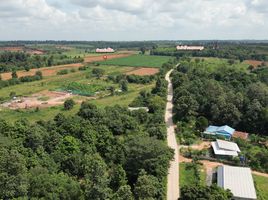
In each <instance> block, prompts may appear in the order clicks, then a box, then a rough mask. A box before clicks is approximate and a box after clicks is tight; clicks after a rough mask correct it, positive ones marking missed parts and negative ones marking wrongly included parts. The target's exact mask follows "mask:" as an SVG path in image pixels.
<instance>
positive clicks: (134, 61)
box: [99, 55, 172, 67]
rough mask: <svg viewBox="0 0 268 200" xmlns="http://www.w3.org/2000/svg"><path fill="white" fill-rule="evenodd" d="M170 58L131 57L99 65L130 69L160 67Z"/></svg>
mask: <svg viewBox="0 0 268 200" xmlns="http://www.w3.org/2000/svg"><path fill="white" fill-rule="evenodd" d="M171 58H172V57H169V56H148V55H133V56H129V57H123V58H116V59H111V60H107V61H101V62H99V63H100V64H105V65H119V66H131V67H161V66H162V65H163V64H164V63H166V62H167V61H169V60H170V59H171Z"/></svg>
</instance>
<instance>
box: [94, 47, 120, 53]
mask: <svg viewBox="0 0 268 200" xmlns="http://www.w3.org/2000/svg"><path fill="white" fill-rule="evenodd" d="M114 52H115V50H114V49H112V48H110V47H108V48H104V49H99V48H97V49H96V53H114Z"/></svg>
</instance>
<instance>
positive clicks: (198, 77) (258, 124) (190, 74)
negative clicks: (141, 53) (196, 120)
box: [173, 59, 268, 135]
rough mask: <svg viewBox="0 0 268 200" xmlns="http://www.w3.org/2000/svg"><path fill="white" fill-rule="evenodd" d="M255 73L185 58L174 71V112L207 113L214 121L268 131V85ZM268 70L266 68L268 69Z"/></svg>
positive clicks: (181, 115)
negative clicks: (208, 65)
mask: <svg viewBox="0 0 268 200" xmlns="http://www.w3.org/2000/svg"><path fill="white" fill-rule="evenodd" d="M265 71H266V70H257V72H256V73H257V75H256V73H255V72H254V71H253V72H249V71H247V70H241V69H236V68H234V67H232V66H220V67H217V68H215V69H212V70H211V69H210V68H208V67H207V66H206V65H204V63H203V62H202V61H200V60H199V59H197V60H195V61H190V60H187V59H184V60H182V61H181V65H180V66H179V67H178V68H177V69H176V70H175V71H174V73H173V84H174V103H175V112H176V116H177V118H178V119H179V120H189V119H190V118H192V117H200V116H202V117H205V118H206V119H207V120H208V121H209V122H210V123H211V124H214V125H223V124H228V125H229V126H232V127H234V128H236V129H237V130H241V131H246V132H249V133H255V134H263V135H268V132H267V131H268V85H267V82H266V79H265V78H264V79H263V78H261V77H263V76H262V72H265ZM266 73H267V72H266Z"/></svg>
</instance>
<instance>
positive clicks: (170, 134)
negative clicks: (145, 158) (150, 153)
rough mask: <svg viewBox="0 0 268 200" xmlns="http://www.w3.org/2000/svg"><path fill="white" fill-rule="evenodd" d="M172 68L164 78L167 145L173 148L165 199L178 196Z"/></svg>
mask: <svg viewBox="0 0 268 200" xmlns="http://www.w3.org/2000/svg"><path fill="white" fill-rule="evenodd" d="M172 71H173V70H170V71H169V72H168V73H167V74H166V80H167V81H168V95H167V106H166V112H165V122H166V125H167V142H168V146H169V147H170V148H172V149H174V158H173V160H172V161H171V162H170V167H169V170H168V180H167V200H177V199H178V198H179V196H180V191H179V151H178V145H177V141H176V135H175V130H174V124H173V119H172V116H173V114H172V111H173V103H172V99H173V86H172V83H171V80H170V74H171V72H172Z"/></svg>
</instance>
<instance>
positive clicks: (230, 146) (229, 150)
mask: <svg viewBox="0 0 268 200" xmlns="http://www.w3.org/2000/svg"><path fill="white" fill-rule="evenodd" d="M211 146H212V148H213V151H214V154H215V155H219V156H238V153H240V152H241V151H240V149H239V147H238V145H237V144H236V143H234V142H229V141H225V140H216V141H215V142H211Z"/></svg>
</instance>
